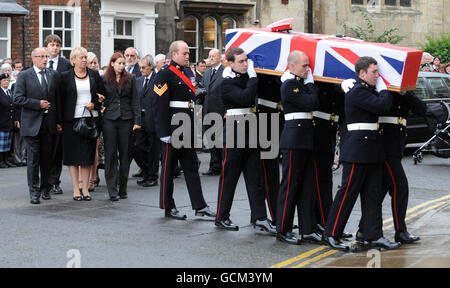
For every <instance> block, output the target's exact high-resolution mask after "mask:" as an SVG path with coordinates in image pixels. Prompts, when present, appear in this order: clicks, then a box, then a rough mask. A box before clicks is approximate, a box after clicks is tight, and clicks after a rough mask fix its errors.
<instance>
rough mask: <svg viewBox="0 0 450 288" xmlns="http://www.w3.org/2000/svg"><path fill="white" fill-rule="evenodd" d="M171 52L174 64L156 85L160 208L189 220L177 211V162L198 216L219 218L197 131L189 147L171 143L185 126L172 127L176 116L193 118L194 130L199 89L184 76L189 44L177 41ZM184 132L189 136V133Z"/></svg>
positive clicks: (172, 216)
mask: <svg viewBox="0 0 450 288" xmlns="http://www.w3.org/2000/svg"><path fill="white" fill-rule="evenodd" d="M169 53H170V54H171V55H172V61H171V63H170V64H169V65H168V66H167V68H166V69H163V70H161V71H159V72H158V73H157V74H156V78H155V82H154V86H153V92H154V95H153V97H154V103H155V109H154V113H155V128H156V133H157V135H158V137H159V138H160V139H161V141H162V142H164V143H163V146H162V168H161V177H160V181H161V188H160V208H161V209H164V210H165V216H166V217H169V218H174V219H179V220H183V219H186V215H185V214H183V213H182V212H180V211H178V210H177V209H176V206H175V200H174V199H173V178H174V173H175V168H176V165H177V162H178V161H180V163H181V167H182V169H183V171H184V176H185V179H186V184H187V188H188V192H189V197H190V199H191V204H192V208H193V209H195V215H197V216H207V217H212V218H215V216H216V215H215V214H214V213H213V212H212V211H211V210H210V209H209V206H207V204H206V202H205V199H204V198H203V192H202V187H201V183H200V177H199V175H198V162H197V156H196V154H195V149H194V143H193V142H194V141H193V139H194V136H193V135H194V134H193V131H190V132H191V133H190V137H191V138H190V139H189V140H190V141H189V142H190V143H189V144H190V145H188V146H189V147H184V146H183V147H181V148H175V147H174V146H173V145H172V144H171V142H172V139H171V135H172V133H173V131H174V130H176V129H177V128H178V127H180V126H181V124H180V125H171V120H172V117H173V116H174V115H175V114H176V113H184V114H185V115H188V116H189V118H190V119H191V123H190V124H191V125H190V128H191V130H193V127H194V123H193V122H194V101H195V87H194V86H193V84H192V82H191V80H190V79H189V78H187V77H186V76H185V75H184V67H186V66H187V65H188V64H189V47H188V45H187V44H186V43H185V42H184V41H175V42H173V43H172V44H171V45H170V48H169ZM183 132H184V133H185V134H186V133H189V131H183ZM185 134H183V136H185Z"/></svg>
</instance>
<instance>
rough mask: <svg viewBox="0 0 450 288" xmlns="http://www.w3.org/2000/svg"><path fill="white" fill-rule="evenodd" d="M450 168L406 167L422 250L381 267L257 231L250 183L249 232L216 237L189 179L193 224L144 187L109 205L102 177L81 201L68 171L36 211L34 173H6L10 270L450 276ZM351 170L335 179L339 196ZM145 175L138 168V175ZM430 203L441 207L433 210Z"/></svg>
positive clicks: (1, 173) (209, 183)
mask: <svg viewBox="0 0 450 288" xmlns="http://www.w3.org/2000/svg"><path fill="white" fill-rule="evenodd" d="M199 158H200V160H201V161H202V165H201V168H200V171H206V170H207V166H208V163H207V161H208V160H209V156H208V155H207V154H204V153H201V154H199ZM449 161H450V160H448V159H439V158H436V157H432V156H429V157H425V159H424V162H423V163H422V164H420V165H418V166H414V165H413V163H412V161H411V160H410V159H409V158H406V159H405V161H404V163H405V170H406V173H407V175H408V176H409V183H410V189H411V197H410V202H409V206H408V207H409V208H415V207H419V208H416V210H414V211H412V212H411V213H410V214H408V216H414V217H412V218H411V220H409V221H408V223H409V224H408V225H409V229H410V231H411V232H413V233H415V234H418V235H419V236H421V237H422V241H421V242H420V244H416V245H414V246H413V245H409V246H406V245H405V246H404V247H402V248H401V249H399V250H396V251H383V252H381V254H380V255H379V256H380V257H379V258H376V255H375V256H373V257H372V258H368V257H367V253H356V254H354V253H351V254H345V253H342V252H335V251H334V250H330V249H329V248H327V247H326V246H318V245H309V244H305V245H300V246H292V245H285V244H283V243H280V242H277V241H275V239H274V237H271V236H268V235H265V234H263V233H261V232H257V231H255V230H254V229H253V227H251V226H250V223H249V221H250V219H249V215H250V210H249V205H248V200H247V194H246V190H245V185H244V181H243V179H242V178H241V179H240V181H239V184H238V188H237V191H236V196H235V200H234V204H233V208H232V210H231V215H232V220H233V221H234V222H235V223H236V224H237V225H239V226H240V230H239V231H238V232H229V231H222V230H219V229H217V228H215V226H214V223H213V221H211V220H205V219H203V218H198V217H195V216H194V211H193V210H192V209H191V206H190V201H189V197H188V193H187V190H186V185H185V182H184V178H183V177H180V178H178V179H176V180H175V196H174V197H175V201H176V203H177V207H178V208H179V209H180V210H182V211H183V212H185V213H186V214H187V215H188V219H187V220H186V221H177V220H169V219H167V218H164V217H163V214H164V213H163V211H162V210H160V209H159V208H158V203H159V186H158V187H153V188H142V187H140V186H138V185H137V184H136V179H134V178H131V177H130V180H129V198H128V199H127V200H121V201H119V202H117V203H112V202H111V201H109V200H108V195H107V191H106V187H105V181H104V177H103V176H104V175H103V171H101V173H100V174H101V175H100V176H101V182H100V187H98V188H97V189H96V192H93V193H91V195H92V196H93V201H91V202H86V201H83V202H76V201H73V200H72V192H71V190H72V184H71V180H70V176H69V173H68V170H67V168H66V167H65V168H64V170H63V175H62V184H61V187H62V188H63V190H64V194H63V195H54V196H53V199H52V200H50V201H43V200H41V204H40V205H31V204H29V197H28V192H27V191H28V190H27V184H26V168H24V167H22V168H14V169H2V170H0V227H1V230H0V231H1V232H0V233H1V234H0V238H1V242H2V244H1V245H0V267H66V266H72V265H75V266H77V265H79V266H81V267H218V268H220V267H233V268H240V267H242V268H243V267H250V268H251V267H262V268H264V267H273V266H277V265H278V266H279V267H295V266H299V267H366V266H367V264H368V262H369V261H370V260H372V259H375V260H377V259H381V265H380V266H381V267H450V254H449V252H448V251H450V249H449V246H450V244H449V243H450V224H449V220H448V219H449V215H450V207H449V205H448V202H446V201H448V200H449V199H450V197H448V198H444V199H443V200H440V201H434V200H435V199H439V198H442V197H445V196H448V195H449V194H450V188H448V187H450V185H449V184H450V177H449V175H450V162H449ZM341 170H342V169H340V170H338V171H337V172H335V173H334V181H335V185H334V186H335V187H336V186H337V184H338V183H339V181H340V176H341V175H340V173H341ZM136 171H137V166H136V165H135V164H134V162H133V164H132V168H131V172H130V174H131V173H134V172H136ZM201 180H202V187H203V190H204V195H205V199H206V201H207V202H208V204H209V205H210V206H211V208H212V209H213V210H215V209H216V201H217V187H218V182H219V178H218V177H217V176H213V177H211V176H202V177H201ZM335 189H336V188H335ZM389 200H390V199H389V198H386V200H385V202H384V209H383V212H384V219H388V218H390V217H391V212H390V203H389ZM430 201H434V202H431V203H429V204H426V203H427V202H430ZM423 203H425V204H426V205H424V204H423ZM419 205H423V206H419ZM436 205H439V206H436ZM426 209H428V210H427V211H425V212H424V210H426ZM417 213H419V214H418V215H415V214H417ZM360 215H361V213H360V208H359V201H358V202H357V205H356V206H355V209H354V212H353V213H352V215H351V217H350V220H349V223H348V225H347V228H346V230H348V231H350V232H354V231H356V226H357V221H358V220H359V217H360ZM386 225H389V223H387V224H386ZM386 236H388V237H389V238H391V239H392V238H393V236H392V228H390V229H387V230H386ZM294 257H296V258H294ZM379 262H380V261H378V262H377V263H378V264H379ZM280 263H281V264H280ZM286 263H288V264H286Z"/></svg>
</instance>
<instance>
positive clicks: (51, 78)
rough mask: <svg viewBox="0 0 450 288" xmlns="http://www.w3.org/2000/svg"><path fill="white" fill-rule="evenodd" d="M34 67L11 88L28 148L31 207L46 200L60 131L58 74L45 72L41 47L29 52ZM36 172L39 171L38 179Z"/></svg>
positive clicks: (44, 61)
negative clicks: (20, 112)
mask: <svg viewBox="0 0 450 288" xmlns="http://www.w3.org/2000/svg"><path fill="white" fill-rule="evenodd" d="M31 58H32V61H33V67H32V68H30V69H27V70H26V71H23V72H21V73H20V74H19V78H18V79H17V83H16V86H15V89H14V104H15V105H17V106H18V107H21V108H22V114H21V119H20V123H21V124H22V126H21V130H20V133H21V135H22V136H24V140H25V143H26V145H27V154H28V161H27V178H28V188H29V192H30V197H31V203H32V204H39V203H40V197H41V195H42V199H44V200H49V199H51V197H50V189H51V184H50V181H49V180H50V179H49V178H50V169H51V167H52V164H53V162H54V160H53V155H52V154H53V151H54V143H55V138H56V133H57V130H58V131H60V132H61V131H62V129H61V126H60V123H61V121H60V120H61V119H60V118H59V117H58V114H59V113H57V110H56V109H57V107H58V101H59V97H60V95H58V93H59V89H58V85H59V83H60V76H59V75H60V74H59V73H58V72H56V71H55V70H53V69H47V68H46V67H47V60H48V54H47V51H46V50H45V49H44V48H36V49H34V50H33V52H32V53H31ZM39 170H40V171H41V175H40V179H39Z"/></svg>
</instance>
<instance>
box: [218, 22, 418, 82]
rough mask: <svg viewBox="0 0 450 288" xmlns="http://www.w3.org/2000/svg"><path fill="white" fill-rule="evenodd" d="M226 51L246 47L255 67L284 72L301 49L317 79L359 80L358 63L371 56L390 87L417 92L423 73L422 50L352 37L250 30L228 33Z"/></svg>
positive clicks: (231, 30)
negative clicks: (418, 81) (364, 57)
mask: <svg viewBox="0 0 450 288" xmlns="http://www.w3.org/2000/svg"><path fill="white" fill-rule="evenodd" d="M226 43H227V44H226V51H227V52H228V50H229V49H230V48H232V47H240V48H242V49H243V50H244V51H245V52H246V53H247V55H248V57H249V58H250V59H252V60H253V62H254V64H255V68H261V69H268V70H274V71H278V72H281V73H282V72H284V71H286V70H287V69H288V65H287V58H288V55H289V53H290V52H291V51H294V50H300V51H303V52H305V53H306V54H307V55H308V56H309V60H310V66H311V69H312V71H313V75H314V76H317V77H316V78H318V79H321V80H323V81H326V79H336V78H337V79H348V78H356V75H355V63H356V61H357V60H358V59H359V58H360V57H362V56H371V57H373V58H375V59H376V60H377V62H378V69H379V72H380V74H381V76H382V77H383V79H384V81H385V82H386V84H387V85H390V86H393V87H399V88H404V89H406V90H410V89H414V88H415V85H416V81H417V75H418V73H419V66H420V61H421V58H422V51H419V50H415V49H410V48H405V47H399V46H395V45H391V44H387V43H369V42H364V41H361V40H358V39H352V38H338V37H336V36H333V35H321V34H307V33H296V32H295V33H281V32H271V29H269V28H268V29H264V28H247V29H228V30H227V31H226Z"/></svg>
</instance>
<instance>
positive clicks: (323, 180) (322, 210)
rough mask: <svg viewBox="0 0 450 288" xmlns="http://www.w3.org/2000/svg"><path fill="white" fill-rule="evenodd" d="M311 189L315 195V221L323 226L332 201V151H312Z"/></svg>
mask: <svg viewBox="0 0 450 288" xmlns="http://www.w3.org/2000/svg"><path fill="white" fill-rule="evenodd" d="M313 159H314V160H313V162H314V163H313V165H314V168H313V170H312V173H313V179H314V180H313V191H314V195H315V197H316V209H315V211H316V212H315V213H316V218H315V219H316V223H318V224H321V225H322V226H323V227H325V225H326V223H327V218H328V214H329V213H330V209H331V204H332V203H333V171H332V170H331V166H332V165H333V160H334V154H333V153H319V152H314V153H313Z"/></svg>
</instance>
